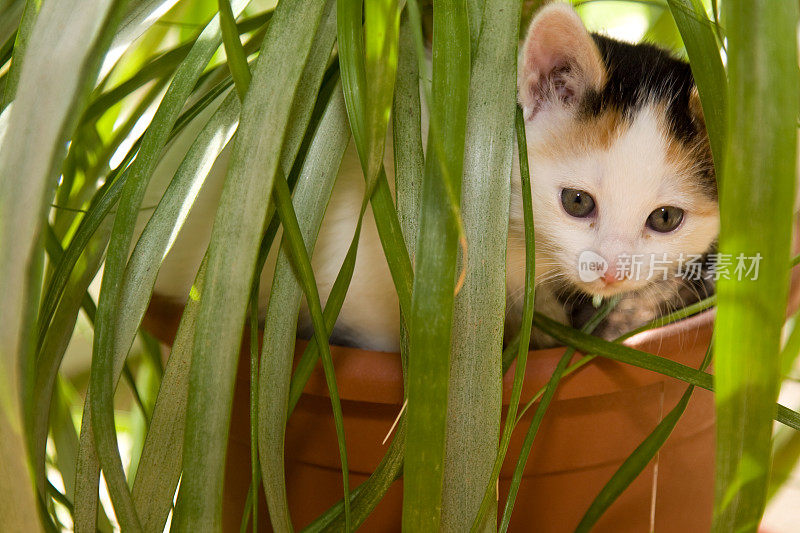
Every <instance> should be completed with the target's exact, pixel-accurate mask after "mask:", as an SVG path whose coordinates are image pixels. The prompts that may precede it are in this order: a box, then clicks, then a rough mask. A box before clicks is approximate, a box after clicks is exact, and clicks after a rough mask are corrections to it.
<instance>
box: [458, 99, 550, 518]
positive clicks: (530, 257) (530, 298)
mask: <svg viewBox="0 0 800 533" xmlns="http://www.w3.org/2000/svg"><path fill="white" fill-rule="evenodd" d="M515 130H516V138H517V153H518V154H522V155H521V156H520V157H519V170H520V172H519V173H520V181H521V185H522V189H521V191H522V214H523V219H524V224H525V295H524V299H523V304H522V321H521V322H520V338H519V345H518V348H517V351H516V353H517V357H516V368H515V370H514V385H513V387H512V389H511V400H510V402H509V404H508V411H507V414H506V424H505V427H504V428H503V435H502V438H501V440H500V446H499V449H498V451H497V454H496V457H495V460H494V466H493V467H492V472H491V475H490V477H489V480H488V482H487V483H486V489H485V490H484V494H483V499H482V500H481V503H480V507H479V509H478V514H477V516H476V517H475V519H474V521H473V523H472V530H473V531H476V530H477V529H479V528H480V527H481V525H482V524H483V523H484V520H485V517H486V516H487V514H488V513H489V512H491V510H492V509H495V512H496V483H497V480H498V479H499V478H500V468H501V467H502V466H503V461H504V460H505V456H506V452H507V451H508V445H509V444H510V442H511V432H512V431H513V429H514V422H515V421H516V418H517V409H518V407H519V400H520V396H521V395H522V384H523V380H524V378H525V368H526V365H527V359H528V347H529V346H530V337H531V328H532V327H533V302H534V294H535V293H534V290H535V276H536V269H535V267H536V257H535V241H534V229H533V199H532V197H531V181H530V171H529V168H528V158H527V156H526V155H525V154H527V153H528V143H527V139H526V136H525V120H524V117H523V116H522V110H521V109H520V108H519V107H517V109H516V119H515ZM501 365H502V355H501Z"/></svg>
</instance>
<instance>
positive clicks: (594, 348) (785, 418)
mask: <svg viewBox="0 0 800 533" xmlns="http://www.w3.org/2000/svg"><path fill="white" fill-rule="evenodd" d="M533 324H534V325H535V326H536V327H537V328H539V329H541V330H542V331H544V332H545V333H547V334H548V335H550V336H551V337H553V338H554V339H556V340H558V341H560V342H563V343H564V344H566V345H568V346H572V347H575V348H577V349H578V350H580V351H581V352H583V353H587V354H596V355H598V356H600V357H605V358H607V359H611V360H614V361H619V362H621V363H625V364H629V365H633V366H638V367H639V368H644V369H646V370H652V371H653V372H657V373H659V374H662V375H665V376H670V377H673V378H675V379H679V380H681V381H684V382H686V383H689V384H690V385H695V386H697V387H701V388H703V389H706V390H710V391H713V390H714V387H713V384H712V376H711V375H710V374H707V373H705V372H701V371H699V370H695V369H694V368H692V367H689V366H686V365H683V364H681V363H676V362H675V361H673V360H671V359H667V358H666V357H661V356H658V355H653V354H651V353H647V352H643V351H640V350H635V349H633V348H630V347H628V346H623V345H619V344H614V343H612V342H608V341H605V340H603V339H600V338H597V337H592V336H591V335H587V334H585V333H582V332H580V331H577V330H575V329H572V328H570V327H568V326H565V325H563V324H560V323H558V322H556V321H555V320H552V319H550V318H548V317H546V316H543V315H540V314H539V313H535V314H534V316H533ZM717 349H719V348H717ZM776 359H777V357H776ZM773 405H774V400H773ZM774 418H775V420H777V421H778V422H780V423H781V424H784V425H787V426H789V427H791V428H794V429H797V430H798V431H800V413H797V412H795V411H792V410H791V409H789V408H787V407H785V406H783V405H780V404H778V405H777V412H776V413H775V415H774Z"/></svg>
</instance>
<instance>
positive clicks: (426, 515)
mask: <svg viewBox="0 0 800 533" xmlns="http://www.w3.org/2000/svg"><path fill="white" fill-rule="evenodd" d="M433 17H434V25H433V27H434V35H433V85H432V101H431V104H432V106H431V107H432V108H433V109H434V111H433V112H432V113H431V115H432V116H435V117H439V118H440V119H441V122H440V124H441V129H439V130H438V133H439V135H440V138H441V141H442V145H443V151H442V153H441V154H438V153H436V151H435V150H432V149H431V147H432V146H433V144H434V141H433V140H431V139H429V149H428V158H427V160H426V167H425V178H424V181H423V189H422V211H421V220H420V231H419V235H418V240H417V258H416V261H417V263H416V273H415V276H414V290H413V293H412V302H411V320H410V322H409V325H410V327H411V330H410V347H411V350H410V354H409V363H408V440H407V442H406V462H405V466H404V482H403V483H404V485H403V486H404V491H403V492H404V498H403V527H404V528H406V529H409V530H418V529H438V528H439V526H440V518H441V506H442V483H443V477H444V460H445V437H446V424H447V398H448V381H449V375H450V342H451V336H450V332H451V327H452V319H453V299H454V294H453V293H454V280H455V276H456V256H457V252H458V222H457V221H458V219H457V217H456V216H455V213H454V212H453V210H452V209H451V205H450V202H449V201H448V198H449V195H448V193H447V190H446V189H447V188H448V187H449V188H450V189H451V190H452V191H453V192H454V194H455V199H456V207H458V203H457V202H458V199H459V198H460V195H461V177H462V167H463V161H464V137H465V127H466V114H467V113H466V111H467V100H468V90H469V80H470V57H469V49H470V36H469V23H468V17H467V7H466V4H465V2H463V1H444V2H440V3H437V4H435V5H434V11H433ZM440 158H443V159H440ZM440 163H441V164H443V165H444V167H445V168H446V170H447V173H446V175H445V173H443V172H442V170H441V169H442V167H441V166H440ZM446 182H447V183H446Z"/></svg>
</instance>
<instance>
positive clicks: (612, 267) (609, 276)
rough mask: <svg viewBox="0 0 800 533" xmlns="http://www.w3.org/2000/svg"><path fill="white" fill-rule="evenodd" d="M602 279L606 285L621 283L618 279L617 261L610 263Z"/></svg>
mask: <svg viewBox="0 0 800 533" xmlns="http://www.w3.org/2000/svg"><path fill="white" fill-rule="evenodd" d="M600 279H602V280H603V283H605V284H606V285H613V284H614V283H617V282H619V281H620V280H619V277H617V264H616V262H615V261H609V262H608V268H606V271H605V272H604V273H603V276H602V277H601V278H600Z"/></svg>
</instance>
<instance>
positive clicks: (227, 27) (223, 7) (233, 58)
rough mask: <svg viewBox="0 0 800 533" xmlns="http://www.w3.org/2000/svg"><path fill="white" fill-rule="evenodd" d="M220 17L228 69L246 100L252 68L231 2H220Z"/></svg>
mask: <svg viewBox="0 0 800 533" xmlns="http://www.w3.org/2000/svg"><path fill="white" fill-rule="evenodd" d="M219 16H220V23H221V25H222V41H223V43H224V44H225V54H226V55H227V56H228V68H229V69H230V71H231V76H232V77H233V82H234V84H235V85H236V90H237V91H239V96H240V97H241V98H244V95H245V94H246V93H247V88H248V87H249V86H250V67H249V66H248V65H247V55H246V54H245V51H244V48H243V47H242V42H241V41H240V40H239V30H237V29H236V18H235V17H234V16H233V9H231V2H230V0H219Z"/></svg>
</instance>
